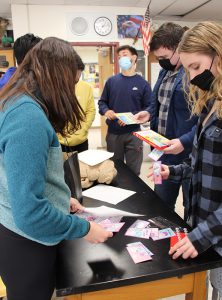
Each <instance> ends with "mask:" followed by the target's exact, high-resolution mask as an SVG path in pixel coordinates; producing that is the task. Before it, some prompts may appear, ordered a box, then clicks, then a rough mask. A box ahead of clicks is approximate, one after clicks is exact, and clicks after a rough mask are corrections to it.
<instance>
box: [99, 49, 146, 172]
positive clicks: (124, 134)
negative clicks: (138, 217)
mask: <svg viewBox="0 0 222 300" xmlns="http://www.w3.org/2000/svg"><path fill="white" fill-rule="evenodd" d="M117 53H118V57H119V66H120V69H121V73H119V74H117V75H114V76H112V77H110V78H109V79H108V80H107V81H106V84H105V87H104V89H103V92H102V95H101V98H100V100H99V113H100V114H101V115H104V116H105V117H106V118H107V119H106V123H107V125H108V132H107V136H106V142H107V150H108V151H110V152H114V158H115V159H120V160H122V161H124V160H125V162H126V164H127V166H128V167H129V168H130V169H131V170H132V171H133V172H134V173H136V174H137V175H139V174H140V168H141V164H142V160H143V143H142V141H141V140H139V139H138V138H137V137H135V136H134V135H133V134H132V133H133V132H134V131H138V130H140V124H139V123H144V122H146V121H148V119H149V112H148V107H149V105H150V101H151V88H150V85H149V83H148V82H147V81H146V80H145V79H144V78H143V77H141V76H140V75H138V74H137V73H136V62H137V58H138V53H137V51H136V49H135V48H133V47H131V46H128V45H125V46H121V47H119V48H118V49H117ZM121 112H131V113H133V114H134V115H135V118H136V119H137V121H138V124H134V125H126V126H122V125H123V124H122V123H121V122H118V120H117V118H116V115H115V113H121ZM138 113H141V117H140V116H138Z"/></svg>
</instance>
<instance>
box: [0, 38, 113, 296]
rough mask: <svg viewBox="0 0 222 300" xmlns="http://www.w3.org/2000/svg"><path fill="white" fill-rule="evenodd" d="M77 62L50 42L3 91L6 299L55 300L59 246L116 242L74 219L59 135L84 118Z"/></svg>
mask: <svg viewBox="0 0 222 300" xmlns="http://www.w3.org/2000/svg"><path fill="white" fill-rule="evenodd" d="M75 57H76V56H75V51H74V50H73V48H72V46H71V45H69V43H67V42H65V41H63V40H60V39H58V38H53V37H50V38H46V39H44V40H42V41H40V42H39V43H38V44H37V45H36V46H35V47H33V48H32V50H30V51H29V52H28V54H27V55H26V57H25V58H24V60H23V62H22V63H21V64H20V65H19V67H18V69H17V71H16V73H15V74H14V76H13V78H12V79H11V80H10V82H9V83H8V84H7V85H6V86H5V87H4V88H3V89H2V90H1V92H0V178H1V179H0V253H1V255H0V276H1V278H2V280H3V282H4V284H5V285H6V289H7V297H8V299H9V300H16V299H32V300H40V299H41V300H50V299H51V296H52V293H53V290H54V287H55V275H56V270H55V265H56V252H57V247H58V245H59V243H60V242H61V241H62V240H70V239H77V238H84V239H86V240H87V241H88V242H91V243H100V242H104V241H105V240H106V239H107V238H108V237H111V236H112V233H109V232H107V231H105V230H104V229H103V228H102V227H100V226H99V225H97V224H95V223H93V222H88V221H86V220H84V219H81V218H78V217H77V216H75V215H71V214H70V205H71V207H72V208H73V207H74V206H75V203H73V199H70V190H69V188H68V186H67V185H66V184H65V181H64V171H63V157H62V151H61V147H60V144H59V141H58V138H57V134H56V133H60V134H62V135H65V134H71V133H72V132H73V131H75V130H77V129H78V128H79V126H80V122H81V121H83V119H84V115H83V112H82V109H81V107H80V106H79V104H78V101H77V98H76V96H75V94H74V92H73V85H74V83H75V80H76V74H77V64H76V60H75ZM68 124H69V127H68V126H67V125H68ZM78 208H79V206H78V205H77V209H78ZM80 208H81V207H80ZM74 209H75V208H74ZM76 259H78V258H76Z"/></svg>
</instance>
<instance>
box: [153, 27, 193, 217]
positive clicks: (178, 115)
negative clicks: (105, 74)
mask: <svg viewBox="0 0 222 300" xmlns="http://www.w3.org/2000/svg"><path fill="white" fill-rule="evenodd" d="M184 31H185V30H184V29H183V28H182V27H181V26H180V25H177V24H174V23H164V24H163V25H161V26H160V28H159V29H158V30H157V31H156V32H155V33H154V35H153V37H152V40H151V44H150V51H151V52H153V53H154V55H155V56H156V58H157V59H158V60H159V64H160V66H161V67H162V69H161V70H160V73H159V77H158V80H157V82H156V84H155V86H154V89H153V95H152V101H151V106H150V108H149V112H150V115H151V116H150V127H151V129H152V130H154V131H156V132H158V133H160V134H162V135H163V136H165V137H166V138H168V139H169V140H170V142H169V147H168V148H166V149H165V150H164V152H165V154H164V155H163V156H161V158H160V160H161V161H162V163H164V164H166V165H174V164H179V163H181V162H182V161H183V160H185V159H188V157H189V154H190V153H191V149H192V143H193V138H194V134H195V129H196V123H197V117H194V116H193V117H191V112H190V110H189V107H188V102H187V100H186V95H185V92H184V89H183V77H184V68H183V66H182V64H181V62H180V58H179V54H178V52H177V47H178V44H179V42H180V40H181V38H182V36H183V34H184ZM181 185H182V189H183V200H184V202H183V204H184V207H185V216H184V217H185V219H186V218H187V212H188V206H189V200H188V190H189V181H188V180H184V181H183V182H182V184H181V183H177V182H173V181H169V180H164V181H163V183H162V184H159V185H155V192H156V193H157V194H158V195H159V196H160V198H161V199H162V200H163V201H164V202H165V203H166V204H167V205H168V207H169V208H170V209H171V210H174V208H175V204H176V199H177V197H178V194H179V189H180V187H181Z"/></svg>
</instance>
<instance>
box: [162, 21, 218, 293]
mask: <svg viewBox="0 0 222 300" xmlns="http://www.w3.org/2000/svg"><path fill="white" fill-rule="evenodd" d="M221 36H222V26H221V25H219V24H216V23H213V22H202V23H199V24H197V25H196V26H194V27H193V28H192V29H190V30H189V31H188V32H187V33H186V34H185V36H184V37H183V39H182V41H181V43H180V45H179V53H180V59H181V62H182V64H183V65H184V67H185V69H186V71H187V74H188V79H189V80H190V83H191V85H190V89H189V103H190V106H191V109H192V113H193V114H195V115H198V116H199V121H198V124H197V130H196V134H195V137H194V142H193V150H192V156H191V161H190V164H187V163H183V164H180V165H176V166H170V167H168V166H166V165H163V166H162V171H161V175H162V177H163V179H169V180H174V181H175V180H176V181H178V182H180V180H182V179H183V178H187V177H189V176H190V177H191V188H190V197H191V198H190V201H191V204H192V206H191V211H190V213H191V217H192V219H191V221H192V226H193V229H192V231H191V232H190V233H188V235H187V236H186V237H185V238H183V239H182V240H181V241H179V242H178V243H177V244H176V245H175V246H173V247H172V248H171V250H170V255H172V257H173V259H176V258H178V257H180V256H182V257H183V258H184V259H187V258H189V257H190V258H194V257H196V256H197V255H199V254H201V253H202V252H204V251H206V250H207V249H208V248H209V247H212V246H213V247H214V249H215V251H216V252H218V253H219V255H222V39H221ZM221 278H222V268H218V269H215V270H212V271H211V282H212V284H213V286H214V287H215V288H217V289H218V291H219V293H220V296H222V280H221Z"/></svg>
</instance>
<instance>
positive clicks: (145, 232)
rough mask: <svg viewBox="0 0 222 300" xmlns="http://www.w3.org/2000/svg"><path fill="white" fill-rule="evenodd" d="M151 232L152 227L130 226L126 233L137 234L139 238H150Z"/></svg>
mask: <svg viewBox="0 0 222 300" xmlns="http://www.w3.org/2000/svg"><path fill="white" fill-rule="evenodd" d="M150 232H151V229H150V228H142V229H140V228H131V227H130V228H128V230H127V231H126V233H125V235H128V236H135V237H138V238H142V239H149V237H150Z"/></svg>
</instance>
